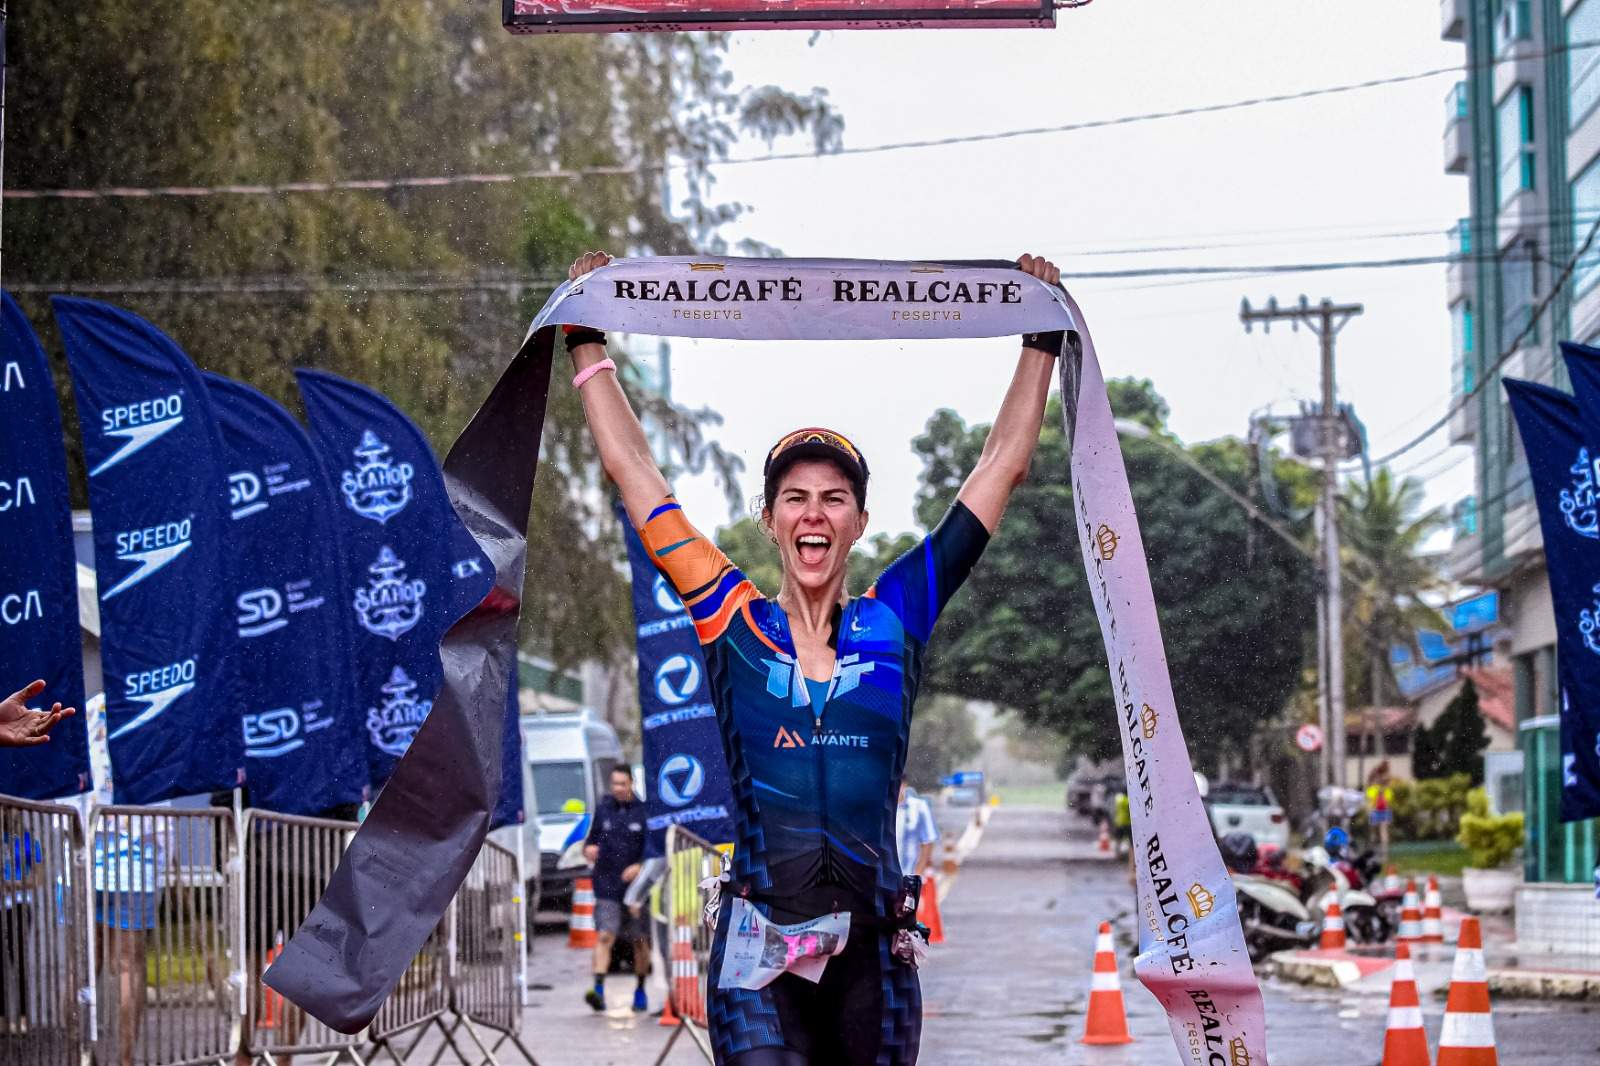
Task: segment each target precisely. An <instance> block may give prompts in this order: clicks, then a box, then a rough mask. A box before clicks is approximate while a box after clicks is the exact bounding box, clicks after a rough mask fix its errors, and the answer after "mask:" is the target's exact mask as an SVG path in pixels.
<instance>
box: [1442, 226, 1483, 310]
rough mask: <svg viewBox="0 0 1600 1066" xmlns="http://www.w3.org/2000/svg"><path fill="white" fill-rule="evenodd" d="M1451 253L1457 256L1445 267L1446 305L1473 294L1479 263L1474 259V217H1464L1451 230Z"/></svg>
mask: <svg viewBox="0 0 1600 1066" xmlns="http://www.w3.org/2000/svg"><path fill="white" fill-rule="evenodd" d="M1449 237H1450V243H1449V246H1448V247H1449V249H1450V254H1451V255H1452V256H1455V257H1456V258H1453V259H1451V260H1450V262H1449V263H1447V264H1445V268H1444V283H1445V292H1446V294H1447V295H1446V296H1445V306H1447V307H1454V306H1455V305H1456V304H1458V303H1460V302H1461V301H1462V300H1469V299H1471V298H1472V296H1473V291H1472V290H1473V286H1474V285H1475V284H1476V282H1477V270H1476V268H1477V264H1476V263H1475V262H1473V260H1472V247H1473V244H1472V219H1470V218H1464V219H1462V220H1461V221H1459V222H1457V223H1456V224H1455V226H1454V227H1453V228H1452V229H1451V230H1450V234H1449Z"/></svg>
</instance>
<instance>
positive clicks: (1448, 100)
mask: <svg viewBox="0 0 1600 1066" xmlns="http://www.w3.org/2000/svg"><path fill="white" fill-rule="evenodd" d="M1444 121H1445V125H1444V172H1445V173H1446V174H1465V173H1466V172H1467V162H1468V160H1470V159H1471V158H1472V123H1470V122H1468V121H1467V83H1466V82H1464V81H1458V82H1456V83H1455V85H1453V86H1451V88H1450V92H1449V95H1447V96H1446V97H1445V98H1444Z"/></svg>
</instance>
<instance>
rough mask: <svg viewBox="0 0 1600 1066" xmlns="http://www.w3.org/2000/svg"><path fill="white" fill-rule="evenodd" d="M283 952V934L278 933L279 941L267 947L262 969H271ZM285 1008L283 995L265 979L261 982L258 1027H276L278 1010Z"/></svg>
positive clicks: (263, 970)
mask: <svg viewBox="0 0 1600 1066" xmlns="http://www.w3.org/2000/svg"><path fill="white" fill-rule="evenodd" d="M282 954H283V934H282V933H280V934H278V941H277V943H276V944H274V945H273V946H272V947H270V948H268V949H267V954H266V959H265V961H266V964H267V965H266V966H265V967H264V968H263V969H262V972H263V973H265V972H266V970H268V969H271V967H272V964H273V963H274V962H277V961H278V956H279V955H282ZM282 1009H283V996H282V995H280V994H278V993H277V992H274V991H273V990H272V989H271V988H269V987H268V986H267V983H266V982H265V981H263V982H262V983H261V1017H259V1018H257V1019H256V1028H258V1029H276V1028H277V1027H278V1012H279V1011H280V1010H282Z"/></svg>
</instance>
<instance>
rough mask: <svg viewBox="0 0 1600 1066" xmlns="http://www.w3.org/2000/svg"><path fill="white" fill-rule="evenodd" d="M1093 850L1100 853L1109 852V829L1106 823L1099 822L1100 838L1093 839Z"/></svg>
mask: <svg viewBox="0 0 1600 1066" xmlns="http://www.w3.org/2000/svg"><path fill="white" fill-rule="evenodd" d="M1095 850H1096V851H1098V852H1100V854H1102V855H1110V854H1111V830H1110V829H1109V828H1108V827H1107V826H1106V823H1104V822H1101V823H1100V839H1099V840H1097V841H1095Z"/></svg>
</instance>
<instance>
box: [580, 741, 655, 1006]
mask: <svg viewBox="0 0 1600 1066" xmlns="http://www.w3.org/2000/svg"><path fill="white" fill-rule="evenodd" d="M583 857H584V858H585V859H588V860H589V865H591V866H593V867H594V927H595V931H596V932H597V933H598V936H597V937H596V938H595V945H594V987H593V988H591V989H589V991H587V992H585V993H584V994H583V1000H584V1002H585V1003H587V1004H589V1006H591V1007H593V1008H594V1009H595V1010H597V1011H601V1010H605V1009H606V971H608V970H609V969H611V947H612V945H613V944H615V943H616V942H617V939H618V938H619V937H621V938H622V939H624V940H628V941H630V942H631V943H632V944H633V972H634V974H635V976H637V977H638V979H639V983H638V986H637V987H635V988H634V990H633V1009H634V1010H636V1011H641V1012H642V1011H647V1010H649V1009H650V1002H649V1000H648V999H647V998H646V997H645V991H644V980H645V978H646V977H648V976H649V975H650V931H649V928H648V926H647V925H646V924H645V923H646V919H645V917H644V915H643V914H642V913H639V912H637V911H636V910H634V909H632V908H629V907H626V906H624V905H623V897H624V896H625V895H626V893H627V889H628V885H629V883H631V882H632V881H633V879H634V878H636V877H638V876H639V866H640V863H641V862H643V860H644V803H643V801H642V800H640V799H639V797H638V796H635V795H634V793H633V772H632V771H631V770H629V769H628V768H627V767H626V766H616V767H613V768H612V770H611V794H610V795H609V796H606V797H604V798H603V799H601V800H600V803H599V807H598V809H597V810H596V811H595V812H594V820H593V821H592V822H591V823H590V825H589V836H588V838H587V839H586V840H585V841H584V845H583Z"/></svg>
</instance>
